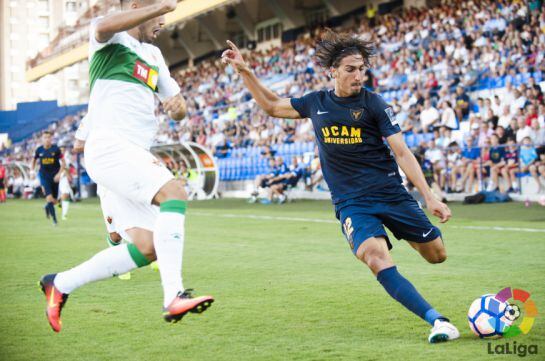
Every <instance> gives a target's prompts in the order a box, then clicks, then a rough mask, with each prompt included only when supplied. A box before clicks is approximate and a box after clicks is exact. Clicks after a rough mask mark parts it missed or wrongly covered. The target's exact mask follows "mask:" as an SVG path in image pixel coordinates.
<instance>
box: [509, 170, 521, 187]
mask: <svg viewBox="0 0 545 361" xmlns="http://www.w3.org/2000/svg"><path fill="white" fill-rule="evenodd" d="M517 173H518V166H512V167H510V168H509V178H510V179H511V186H512V188H513V190H514V191H515V192H516V191H518V189H519V184H518V179H517Z"/></svg>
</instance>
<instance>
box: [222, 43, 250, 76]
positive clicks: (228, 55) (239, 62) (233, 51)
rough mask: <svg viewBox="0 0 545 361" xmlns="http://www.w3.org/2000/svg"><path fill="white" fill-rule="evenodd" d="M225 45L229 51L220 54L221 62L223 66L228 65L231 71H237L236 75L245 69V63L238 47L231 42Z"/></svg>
mask: <svg viewBox="0 0 545 361" xmlns="http://www.w3.org/2000/svg"><path fill="white" fill-rule="evenodd" d="M227 45H229V49H227V50H225V51H224V52H223V54H221V61H222V62H223V63H224V64H230V65H231V66H232V67H233V69H235V70H236V71H237V73H239V72H241V71H242V70H244V69H247V68H248V66H247V65H246V62H245V61H244V58H243V57H242V54H241V53H240V50H239V49H238V47H237V46H236V45H235V44H234V43H233V42H232V41H231V40H227Z"/></svg>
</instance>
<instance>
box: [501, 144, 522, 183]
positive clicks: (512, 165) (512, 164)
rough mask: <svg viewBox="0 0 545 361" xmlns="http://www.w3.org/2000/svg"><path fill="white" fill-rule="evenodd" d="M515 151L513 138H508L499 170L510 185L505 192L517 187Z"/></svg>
mask: <svg viewBox="0 0 545 361" xmlns="http://www.w3.org/2000/svg"><path fill="white" fill-rule="evenodd" d="M517 153H518V152H517V146H516V144H515V141H514V140H513V139H509V140H508V141H507V148H506V150H505V165H504V166H503V168H502V169H501V170H500V172H501V175H502V177H503V178H504V179H505V181H506V182H507V184H508V185H509V187H510V188H509V189H508V190H507V192H510V191H518V188H519V187H518V182H517V178H516V173H517V172H518V169H519V164H518V154H517Z"/></svg>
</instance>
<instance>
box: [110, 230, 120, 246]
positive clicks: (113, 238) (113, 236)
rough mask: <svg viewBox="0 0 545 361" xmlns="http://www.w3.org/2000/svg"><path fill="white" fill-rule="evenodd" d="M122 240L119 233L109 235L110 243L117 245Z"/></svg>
mask: <svg viewBox="0 0 545 361" xmlns="http://www.w3.org/2000/svg"><path fill="white" fill-rule="evenodd" d="M122 239H123V238H121V236H120V235H119V233H117V232H111V233H110V241H112V242H113V243H116V244H118V243H119V242H121V240H122Z"/></svg>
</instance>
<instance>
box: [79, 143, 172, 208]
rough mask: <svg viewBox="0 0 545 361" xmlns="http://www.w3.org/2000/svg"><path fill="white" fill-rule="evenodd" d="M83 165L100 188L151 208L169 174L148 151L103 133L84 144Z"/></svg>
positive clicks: (167, 180)
mask: <svg viewBox="0 0 545 361" xmlns="http://www.w3.org/2000/svg"><path fill="white" fill-rule="evenodd" d="M85 165H86V168H87V172H88V173H89V176H91V178H92V179H93V180H94V181H95V182H96V183H97V184H98V185H100V186H102V187H105V188H106V189H108V191H111V192H114V193H116V194H117V195H118V196H121V197H124V198H126V199H128V200H130V201H132V202H139V203H143V204H145V205H151V203H152V200H153V198H154V197H155V195H156V194H157V192H158V191H159V190H160V189H161V188H162V187H163V186H164V185H165V184H166V183H167V182H169V181H170V180H172V179H174V176H173V175H172V173H171V172H170V171H169V170H168V169H167V168H166V167H165V166H164V165H163V164H162V163H161V162H160V161H159V160H158V159H157V158H155V156H154V155H153V154H151V153H150V152H149V151H148V150H146V149H144V148H142V147H139V146H137V145H136V144H134V143H131V142H130V141H128V140H125V139H122V138H120V137H118V136H117V137H116V136H115V135H113V134H104V133H103V132H101V133H98V132H91V135H90V137H89V138H88V139H87V141H86V142H85Z"/></svg>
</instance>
